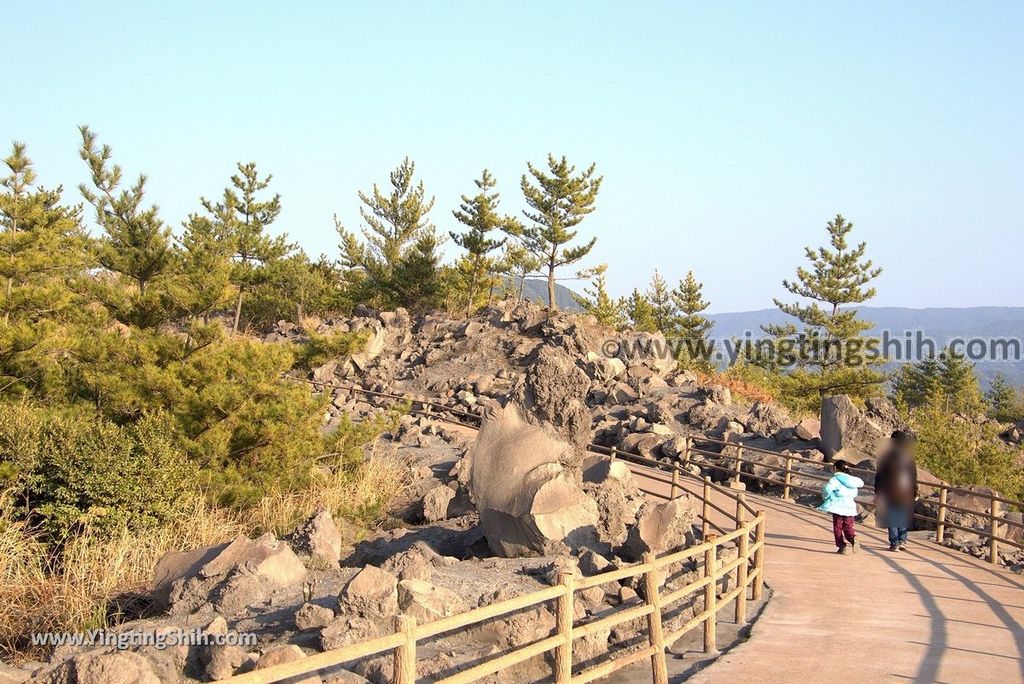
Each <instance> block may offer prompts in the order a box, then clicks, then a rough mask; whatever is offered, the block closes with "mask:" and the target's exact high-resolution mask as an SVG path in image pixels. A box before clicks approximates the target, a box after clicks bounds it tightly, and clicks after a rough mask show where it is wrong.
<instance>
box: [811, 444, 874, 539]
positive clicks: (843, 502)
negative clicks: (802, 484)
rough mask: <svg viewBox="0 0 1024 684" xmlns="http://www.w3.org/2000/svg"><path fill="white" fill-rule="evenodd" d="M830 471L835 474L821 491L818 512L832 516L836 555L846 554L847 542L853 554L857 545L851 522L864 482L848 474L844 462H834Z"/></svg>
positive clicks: (855, 514)
mask: <svg viewBox="0 0 1024 684" xmlns="http://www.w3.org/2000/svg"><path fill="white" fill-rule="evenodd" d="M832 469H833V470H835V474H834V475H833V476H832V478H831V479H830V480H829V481H828V482H826V483H825V486H824V488H822V490H821V498H822V499H824V500H823V501H822V502H821V505H820V506H818V510H819V511H824V512H825V513H831V514H832V534H833V535H834V536H835V539H836V553H846V543H847V542H849V543H850V546H851V547H853V552H854V553H857V550H858V549H859V545H858V543H857V536H856V535H855V534H854V531H853V522H854V520H855V519H856V517H857V501H856V498H857V490H858V489H860V488H861V487H863V486H864V480H862V479H860V478H859V477H856V476H854V475H851V474H850V466H849V464H848V463H847V462H846V461H843V460H837V461H834V462H833V463H832Z"/></svg>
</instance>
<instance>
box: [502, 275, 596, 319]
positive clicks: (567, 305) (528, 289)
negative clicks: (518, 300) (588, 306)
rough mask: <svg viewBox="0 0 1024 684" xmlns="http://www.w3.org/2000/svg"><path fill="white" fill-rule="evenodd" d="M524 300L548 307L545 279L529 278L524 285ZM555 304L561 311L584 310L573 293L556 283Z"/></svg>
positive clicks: (517, 283)
mask: <svg viewBox="0 0 1024 684" xmlns="http://www.w3.org/2000/svg"><path fill="white" fill-rule="evenodd" d="M518 285H519V281H518V280H517V281H515V286H518ZM523 298H525V299H529V300H530V301H532V302H537V303H539V304H544V305H545V306H546V305H547V303H548V281H546V280H544V279H543V278H527V279H526V282H525V283H524V285H523ZM555 304H557V305H558V308H559V309H563V310H565V311H582V310H583V307H581V306H580V305H579V304H578V303H577V302H576V299H575V298H574V297H573V291H572V290H570V289H569V288H567V287H566V286H565V285H559V284H558V283H555Z"/></svg>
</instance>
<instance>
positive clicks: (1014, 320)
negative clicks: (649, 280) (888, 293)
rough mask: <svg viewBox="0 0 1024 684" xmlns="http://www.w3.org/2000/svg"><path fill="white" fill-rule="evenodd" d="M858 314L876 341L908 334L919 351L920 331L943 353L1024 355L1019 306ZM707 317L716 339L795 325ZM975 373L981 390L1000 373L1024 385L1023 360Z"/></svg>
mask: <svg viewBox="0 0 1024 684" xmlns="http://www.w3.org/2000/svg"><path fill="white" fill-rule="evenodd" d="M857 309H858V311H859V316H860V318H862V319H864V320H868V321H871V322H872V323H874V326H873V327H872V328H871V329H870V330H869V331H868V332H867V334H869V335H873V336H876V337H877V336H881V335H882V334H883V332H885V331H888V333H889V336H890V338H896V339H901V338H903V336H904V335H905V334H906V333H907V332H908V331H909V332H911V333H912V334H913V338H914V340H915V346H916V338H917V333H918V332H920V333H921V335H922V336H923V337H925V338H928V339H931V340H933V341H934V343H935V345H936V346H937V347H938V350H939V351H941V349H942V348H943V347H944V346H945V345H946V344H948V343H949V342H950V341H952V340H954V339H962V340H971V339H975V338H980V339H986V340H993V339H1000V340H1007V341H1013V340H1015V341H1016V344H1017V345H1019V347H1020V348H1021V349H1022V350H1024V307H1020V306H975V307H966V308H953V307H935V308H925V309H912V308H909V307H897V306H862V307H857ZM708 318H709V319H710V320H712V321H714V322H715V327H714V328H713V329H712V331H711V334H712V336H713V337H715V338H716V339H730V338H734V337H735V338H742V337H744V336H745V335H746V334H747V333H748V332H749V333H751V335H752V336H753V337H754V338H758V337H761V336H762V333H761V326H762V325H764V324H771V323H786V322H793V320H794V319H793V318H792V317H790V316H787V315H786V314H784V313H782V312H781V311H779V310H778V309H759V310H757V311H740V312H736V313H721V314H709V315H708ZM975 369H976V370H977V372H978V375H979V376H980V377H981V378H982V380H983V385H987V384H988V381H989V380H991V378H992V377H993V376H994V375H995V374H996V373H1002V374H1003V375H1005V376H1006V377H1007V378H1008V379H1009V380H1010V381H1011V382H1013V383H1014V384H1017V385H1021V384H1024V360H1017V361H991V360H989V361H976V362H975Z"/></svg>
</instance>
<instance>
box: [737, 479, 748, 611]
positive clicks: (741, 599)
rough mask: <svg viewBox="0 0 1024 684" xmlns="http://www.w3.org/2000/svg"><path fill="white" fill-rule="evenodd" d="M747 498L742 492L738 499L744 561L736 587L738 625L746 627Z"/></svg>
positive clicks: (740, 567)
mask: <svg viewBox="0 0 1024 684" xmlns="http://www.w3.org/2000/svg"><path fill="white" fill-rule="evenodd" d="M746 500H747V497H746V495H745V494H744V493H743V492H740V493H739V495H738V496H737V497H736V529H737V530H738V529H741V528H742V529H743V534H741V535H740V536H739V538H738V539H737V540H736V541H737V547H736V550H737V553H738V554H739V557H740V558H741V559H742V560H741V561H740V564H739V565H737V566H736V587H737V588H738V589H739V592H738V593H737V595H736V624H737V625H744V624H746V622H747V563H748V562H749V561H748V559H747V556H749V555H750V530H748V529H746V528H747V509H746V508H744V506H743V504H744V503H746Z"/></svg>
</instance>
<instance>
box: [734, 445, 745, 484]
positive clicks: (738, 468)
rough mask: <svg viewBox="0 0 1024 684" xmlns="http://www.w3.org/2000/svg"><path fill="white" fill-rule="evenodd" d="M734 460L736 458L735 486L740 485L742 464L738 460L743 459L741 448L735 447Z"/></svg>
mask: <svg viewBox="0 0 1024 684" xmlns="http://www.w3.org/2000/svg"><path fill="white" fill-rule="evenodd" d="M735 458H736V469H735V478H736V484H739V483H740V468H741V467H743V463H742V462H741V461H740V459H741V458H743V447H736V456H735Z"/></svg>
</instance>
